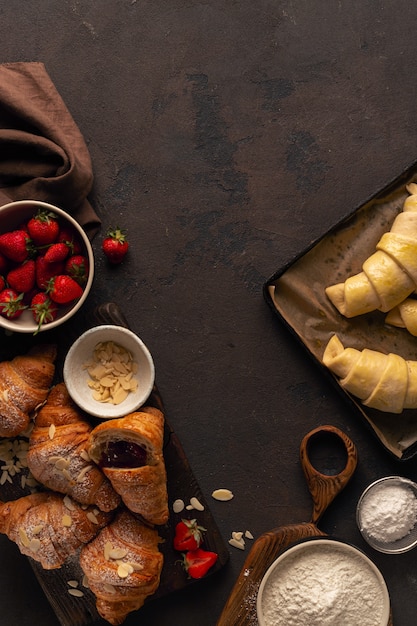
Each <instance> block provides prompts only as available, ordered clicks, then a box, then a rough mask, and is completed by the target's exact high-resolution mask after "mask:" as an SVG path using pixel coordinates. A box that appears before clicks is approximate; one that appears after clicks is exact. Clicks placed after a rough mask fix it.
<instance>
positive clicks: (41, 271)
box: [35, 256, 64, 289]
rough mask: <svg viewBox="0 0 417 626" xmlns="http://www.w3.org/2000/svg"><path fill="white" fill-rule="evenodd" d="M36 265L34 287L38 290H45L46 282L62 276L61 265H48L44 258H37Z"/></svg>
mask: <svg viewBox="0 0 417 626" xmlns="http://www.w3.org/2000/svg"><path fill="white" fill-rule="evenodd" d="M35 263H36V285H37V286H38V287H39V289H46V287H47V285H48V282H49V281H50V279H51V278H53V277H54V276H58V275H59V274H62V273H63V271H64V264H63V263H48V262H47V261H45V257H43V256H38V258H37V259H36V261H35Z"/></svg>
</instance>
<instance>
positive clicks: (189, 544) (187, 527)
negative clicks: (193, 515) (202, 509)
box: [174, 519, 206, 552]
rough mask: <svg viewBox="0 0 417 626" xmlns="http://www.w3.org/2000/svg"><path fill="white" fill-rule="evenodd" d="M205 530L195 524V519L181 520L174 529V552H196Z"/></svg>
mask: <svg viewBox="0 0 417 626" xmlns="http://www.w3.org/2000/svg"><path fill="white" fill-rule="evenodd" d="M205 530H206V529H205V528H203V527H202V526H199V525H198V524H197V520H196V519H191V520H188V519H182V520H181V521H180V522H178V524H177V525H176V527H175V536H174V548H175V550H178V551H179V552H187V551H188V550H196V549H197V548H199V547H200V545H201V542H202V540H203V532H205Z"/></svg>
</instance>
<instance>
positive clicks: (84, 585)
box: [81, 574, 90, 589]
mask: <svg viewBox="0 0 417 626" xmlns="http://www.w3.org/2000/svg"><path fill="white" fill-rule="evenodd" d="M81 584H82V586H83V587H85V588H86V589H89V588H90V583H89V582H88V578H87V576H86V574H84V575H83V579H82V581H81Z"/></svg>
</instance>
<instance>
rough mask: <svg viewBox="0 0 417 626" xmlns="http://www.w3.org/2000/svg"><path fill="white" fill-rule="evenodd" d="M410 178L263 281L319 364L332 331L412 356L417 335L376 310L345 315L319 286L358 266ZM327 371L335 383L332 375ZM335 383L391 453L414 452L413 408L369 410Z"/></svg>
mask: <svg viewBox="0 0 417 626" xmlns="http://www.w3.org/2000/svg"><path fill="white" fill-rule="evenodd" d="M415 179H416V176H415V175H414V177H410V179H409V180H408V181H404V180H403V181H401V184H398V186H397V187H395V188H394V189H391V190H390V192H389V193H388V194H386V195H381V196H379V197H377V198H375V199H373V200H371V201H370V202H368V203H367V204H366V205H364V206H362V207H360V208H359V209H358V210H357V211H355V212H354V214H353V215H352V216H351V217H350V218H349V219H348V220H346V221H344V222H342V223H341V224H339V225H338V226H336V227H335V229H334V230H332V231H331V232H330V233H329V234H327V235H326V236H325V237H324V238H323V239H321V240H320V242H319V243H317V244H316V245H314V247H313V248H311V249H310V250H309V251H308V252H306V253H305V254H303V255H302V256H301V257H300V258H299V259H298V260H297V261H295V262H294V263H293V264H292V265H291V266H290V267H289V268H288V269H286V270H284V271H283V272H282V273H279V272H278V273H277V274H275V276H274V277H272V279H271V280H270V281H269V282H268V283H267V285H266V295H267V298H270V301H271V302H270V303H272V306H273V307H274V308H275V309H276V312H277V313H278V314H279V316H281V317H282V319H283V320H284V321H285V322H286V323H287V325H288V326H289V327H290V329H292V331H293V332H295V334H296V335H297V336H298V338H299V339H300V340H301V342H302V343H303V344H304V346H305V347H306V348H307V350H309V352H310V353H311V354H312V355H313V356H314V357H315V358H316V359H317V361H318V362H319V363H320V364H322V356H323V352H324V348H325V347H326V345H327V342H328V341H329V339H330V337H331V336H332V335H333V334H335V333H336V334H337V335H338V336H339V338H340V340H341V341H342V343H343V345H344V346H345V347H353V348H357V349H358V350H363V349H364V348H370V349H373V350H379V351H381V352H385V353H388V352H394V353H397V354H400V355H401V356H402V357H404V358H405V359H411V360H417V338H416V337H413V336H412V335H410V334H409V333H408V332H407V331H406V330H403V329H398V328H395V327H392V326H389V325H387V324H385V315H386V314H384V313H381V312H379V311H376V312H373V313H370V314H366V315H361V316H358V317H354V318H350V319H347V318H345V317H343V316H342V315H341V314H340V313H339V312H338V311H337V309H336V308H335V307H334V306H333V305H332V303H331V302H330V300H329V299H328V298H327V296H326V294H325V291H324V290H325V287H327V286H329V285H333V284H335V283H339V282H343V281H344V280H346V278H348V277H349V276H351V275H352V274H356V273H358V272H359V271H361V267H362V264H363V262H364V261H365V260H366V259H367V257H368V256H370V255H371V254H372V253H373V252H374V251H375V246H376V244H377V243H378V241H379V239H380V237H381V236H382V234H383V233H384V232H387V231H389V230H390V228H391V224H392V222H393V221H394V219H395V217H396V215H397V214H398V213H399V212H400V211H401V210H402V206H403V203H404V200H405V199H406V197H407V196H408V195H409V194H408V193H407V191H406V188H405V183H408V182H411V181H414V180H415ZM322 366H323V368H325V366H324V365H322ZM325 370H326V372H327V371H328V370H327V368H325ZM331 376H332V377H333V379H334V380H335V382H336V383H337V378H336V377H334V376H333V375H331ZM337 386H338V388H339V389H340V391H341V392H342V393H343V394H344V395H345V396H346V397H347V398H348V399H349V402H351V403H352V406H353V407H354V409H355V411H357V412H359V414H360V415H361V416H362V417H363V418H365V420H366V421H367V422H368V424H369V425H370V426H371V428H372V429H373V430H374V432H375V434H376V435H377V437H378V438H379V439H380V441H381V442H382V444H383V445H384V446H385V447H386V448H387V449H388V450H389V451H390V452H392V453H393V454H394V455H395V456H396V457H398V458H399V459H403V460H404V459H406V458H409V457H410V456H412V455H413V454H414V453H415V452H417V445H416V446H415V448H416V449H415V450H413V446H414V444H417V410H406V411H403V413H401V414H400V415H396V414H395V415H394V414H390V413H383V412H380V411H376V410H374V409H369V408H367V407H364V406H363V405H362V404H361V403H360V401H359V400H356V399H355V398H353V396H351V395H350V394H348V393H347V392H345V391H344V390H343V389H342V388H341V387H340V385H338V384H337Z"/></svg>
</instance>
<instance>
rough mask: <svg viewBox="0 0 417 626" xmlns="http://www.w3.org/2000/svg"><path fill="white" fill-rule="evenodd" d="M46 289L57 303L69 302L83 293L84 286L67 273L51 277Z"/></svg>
mask: <svg viewBox="0 0 417 626" xmlns="http://www.w3.org/2000/svg"><path fill="white" fill-rule="evenodd" d="M46 291H47V293H48V294H49V297H50V298H51V300H53V301H54V302H56V303H57V304H68V303H69V302H72V301H73V300H77V298H80V297H81V296H82V295H83V288H82V287H81V286H80V285H79V284H78V283H77V282H75V280H74V279H73V278H71V276H67V275H66V274H62V275H59V276H54V278H51V280H50V281H49V283H48V287H47V290H46Z"/></svg>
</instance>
